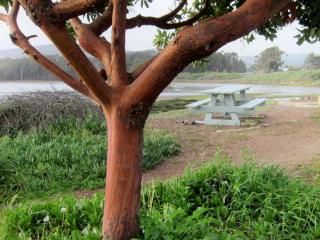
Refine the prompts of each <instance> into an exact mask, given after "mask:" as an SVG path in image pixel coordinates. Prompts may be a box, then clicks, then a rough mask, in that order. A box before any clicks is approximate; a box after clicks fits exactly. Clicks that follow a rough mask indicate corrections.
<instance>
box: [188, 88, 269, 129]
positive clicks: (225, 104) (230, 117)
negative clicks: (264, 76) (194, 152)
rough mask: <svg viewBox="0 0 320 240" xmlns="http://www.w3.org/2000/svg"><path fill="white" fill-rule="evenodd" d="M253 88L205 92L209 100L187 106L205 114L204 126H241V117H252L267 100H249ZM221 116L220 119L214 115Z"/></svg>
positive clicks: (220, 89) (219, 89) (218, 89)
mask: <svg viewBox="0 0 320 240" xmlns="http://www.w3.org/2000/svg"><path fill="white" fill-rule="evenodd" d="M250 88H251V86H243V85H228V86H221V87H217V88H214V89H209V90H206V91H204V93H206V94H208V95H210V97H209V98H207V99H205V100H201V101H197V102H194V103H191V104H189V105H187V108H189V109H191V110H193V111H200V112H205V118H204V124H206V125H227V126H240V118H239V116H252V115H253V114H254V112H255V108H256V107H257V106H260V105H264V104H265V102H266V100H267V99H266V98H256V99H252V100H248V99H247V94H246V91H247V90H248V89H250ZM214 114H215V115H217V114H219V117H214V116H213V115H214Z"/></svg>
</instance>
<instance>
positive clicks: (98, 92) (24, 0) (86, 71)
mask: <svg viewBox="0 0 320 240" xmlns="http://www.w3.org/2000/svg"><path fill="white" fill-rule="evenodd" d="M19 1H20V3H21V5H22V6H23V7H24V9H25V10H26V11H27V12H28V13H29V15H32V19H33V21H36V23H37V24H38V26H39V27H40V28H41V30H42V31H43V32H44V33H45V34H46V35H47V36H48V38H49V39H50V40H51V41H52V42H53V43H54V44H55V46H56V47H57V48H58V49H59V50H60V52H61V53H62V55H63V56H64V57H65V58H66V59H67V61H68V62H69V63H70V65H71V66H72V68H73V69H74V70H75V71H76V72H77V73H78V74H79V76H80V78H81V79H82V81H83V82H84V83H85V84H86V85H87V86H88V88H89V89H90V90H91V91H92V93H94V95H95V96H96V97H97V98H98V99H99V100H100V101H101V103H103V105H104V106H107V105H108V104H109V103H110V101H111V95H112V92H113V91H112V89H111V87H109V86H108V85H107V83H106V82H105V81H104V79H103V78H102V77H101V75H100V74H99V72H98V71H97V69H95V67H94V66H93V64H92V63H91V62H90V61H89V59H88V58H87V57H86V55H85V54H84V53H83V51H82V50H81V48H80V47H79V46H78V45H77V43H76V41H75V39H74V38H73V37H72V36H71V35H70V34H69V32H68V31H67V30H66V28H65V25H64V24H59V23H52V22H50V19H48V18H47V15H46V13H45V12H43V11H42V9H43V7H44V6H46V4H47V0H19Z"/></svg>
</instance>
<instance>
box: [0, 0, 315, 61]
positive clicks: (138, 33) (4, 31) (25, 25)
mask: <svg viewBox="0 0 320 240" xmlns="http://www.w3.org/2000/svg"><path fill="white" fill-rule="evenodd" d="M165 3H167V5H166V4H165ZM172 3H173V0H157V1H155V2H154V3H153V4H152V5H151V8H150V9H148V10H145V9H143V10H141V9H134V11H133V12H134V13H133V14H132V15H135V14H138V13H141V12H142V14H144V15H152V16H160V15H162V14H164V13H166V12H168V10H169V9H170V6H172ZM170 4H171V5H170ZM19 23H20V26H21V29H22V30H23V32H24V33H25V34H26V35H32V34H37V35H38V37H37V38H35V39H32V40H31V41H32V44H34V45H41V44H49V43H50V42H49V41H48V39H47V38H46V37H45V36H43V34H42V33H41V32H40V31H39V29H37V27H35V26H34V24H32V23H31V22H30V20H29V19H28V18H27V17H26V16H25V15H24V14H23V12H22V11H21V14H20V18H19ZM0 26H1V28H0V29H1V30H0V43H1V44H0V49H9V48H14V46H13V45H12V43H11V41H10V40H9V37H8V34H9V31H8V28H7V26H6V25H5V24H3V23H0ZM298 27H299V26H298V25H297V24H291V25H289V26H287V27H286V28H285V29H283V30H282V31H280V32H279V34H278V38H277V39H275V40H274V41H273V42H271V41H266V40H265V39H264V38H262V37H259V36H258V37H257V39H256V40H255V41H254V42H253V43H250V44H247V43H246V42H245V41H243V40H237V41H235V42H232V43H229V44H228V45H226V46H224V47H223V48H222V49H220V50H223V51H225V52H230V51H233V52H236V53H238V54H239V55H241V56H247V55H252V56H254V55H257V54H259V53H260V52H261V51H262V50H263V49H265V48H267V47H271V46H274V45H277V46H279V47H280V49H281V50H283V51H285V52H286V53H291V54H292V53H310V52H315V53H318V54H320V43H316V44H307V43H306V44H303V45H302V46H298V45H297V44H296V39H295V38H294V36H295V35H296V34H297V28H298ZM154 33H155V28H153V27H141V28H137V29H134V30H129V31H128V32H127V50H129V51H139V50H147V49H152V48H154V46H153V44H152V40H153V36H154ZM107 37H109V36H108V35H107Z"/></svg>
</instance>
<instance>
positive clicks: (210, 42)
mask: <svg viewBox="0 0 320 240" xmlns="http://www.w3.org/2000/svg"><path fill="white" fill-rule="evenodd" d="M289 2H290V0H247V1H246V2H245V3H244V4H243V5H242V6H241V7H240V8H238V9H237V10H235V11H233V12H231V13H229V14H225V15H223V16H221V17H218V18H211V19H208V20H206V21H203V22H200V23H198V24H197V25H195V26H193V27H189V28H185V29H183V30H182V31H180V32H179V34H178V36H177V37H176V39H175V40H174V41H172V42H171V43H170V44H169V45H168V46H167V47H166V48H165V49H164V50H163V51H162V52H161V53H160V55H159V56H158V57H157V58H156V59H154V60H153V62H152V63H151V64H150V66H149V67H148V68H147V69H146V70H144V72H143V73H142V74H141V75H140V76H139V77H138V78H137V79H136V81H134V82H133V83H132V84H131V85H130V88H129V90H128V92H127V93H126V95H127V101H128V102H127V104H133V105H136V104H144V103H146V104H147V103H150V102H153V101H155V99H156V98H157V97H158V95H159V94H160V93H161V92H162V90H163V89H164V88H165V87H166V86H167V85H168V84H169V83H170V82H171V81H172V80H173V79H174V78H175V76H176V75H177V74H178V73H179V72H180V71H182V70H183V68H185V67H186V66H187V65H188V64H189V63H190V62H192V61H195V60H198V59H201V58H203V57H206V56H208V55H210V54H211V53H213V52H215V51H216V50H217V49H219V48H220V47H221V46H223V45H225V44H226V43H228V42H231V41H234V40H236V39H238V38H240V37H242V36H244V35H246V34H248V33H249V32H251V31H253V30H254V29H256V28H257V27H259V26H262V25H263V24H265V23H266V22H267V21H268V20H269V19H270V18H271V17H272V16H274V14H276V13H279V11H281V9H283V8H284V7H285V6H286V5H287V4H288V3H289Z"/></svg>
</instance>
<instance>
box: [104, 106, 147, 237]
mask: <svg viewBox="0 0 320 240" xmlns="http://www.w3.org/2000/svg"><path fill="white" fill-rule="evenodd" d="M126 115H127V114H125V115H123V114H120V112H119V111H117V110H114V111H111V113H110V111H109V113H108V114H106V119H107V126H108V157H107V176H106V190H105V194H106V196H105V200H106V201H105V207H104V218H103V236H104V239H112V240H127V239H131V238H133V237H135V236H137V234H138V233H139V208H140V189H141V159H142V147H143V126H139V127H137V126H133V125H132V124H130V120H129V116H126Z"/></svg>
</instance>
